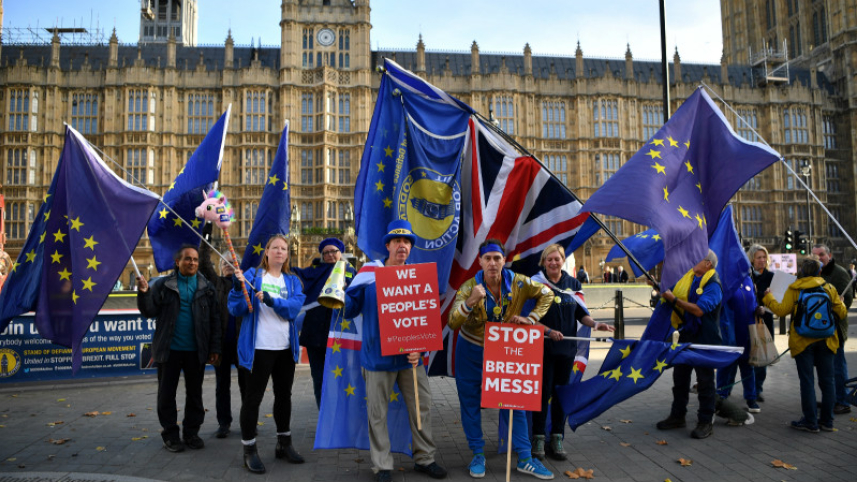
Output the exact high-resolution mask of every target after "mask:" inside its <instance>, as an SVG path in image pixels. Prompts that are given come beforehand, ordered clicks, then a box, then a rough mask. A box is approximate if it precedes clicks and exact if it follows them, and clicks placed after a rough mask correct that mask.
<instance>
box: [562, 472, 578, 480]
mask: <svg viewBox="0 0 857 482" xmlns="http://www.w3.org/2000/svg"><path fill="white" fill-rule="evenodd" d="M565 476H566V477H568V478H569V479H579V478H580V476H579V475H577V474H575V473H574V472H572V471H570V470H566V471H565Z"/></svg>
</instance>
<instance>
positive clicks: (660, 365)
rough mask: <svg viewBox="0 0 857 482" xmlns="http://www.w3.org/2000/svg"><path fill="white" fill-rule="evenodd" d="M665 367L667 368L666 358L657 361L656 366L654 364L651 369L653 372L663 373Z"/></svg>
mask: <svg viewBox="0 0 857 482" xmlns="http://www.w3.org/2000/svg"><path fill="white" fill-rule="evenodd" d="M666 367H667V362H666V358H664V359H663V360H658V361H657V364H655V368H653V370H657V371H658V373H663V372H664V368H666Z"/></svg>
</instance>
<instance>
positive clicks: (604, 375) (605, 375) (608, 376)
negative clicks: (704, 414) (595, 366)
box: [599, 370, 613, 378]
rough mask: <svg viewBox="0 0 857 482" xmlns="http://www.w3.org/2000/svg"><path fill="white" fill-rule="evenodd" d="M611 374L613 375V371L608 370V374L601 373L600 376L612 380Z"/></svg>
mask: <svg viewBox="0 0 857 482" xmlns="http://www.w3.org/2000/svg"><path fill="white" fill-rule="evenodd" d="M611 373H613V370H607V371H606V372H601V373H599V375H601V376H602V377H604V378H610V374H611Z"/></svg>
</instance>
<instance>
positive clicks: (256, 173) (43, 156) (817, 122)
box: [0, 0, 857, 284]
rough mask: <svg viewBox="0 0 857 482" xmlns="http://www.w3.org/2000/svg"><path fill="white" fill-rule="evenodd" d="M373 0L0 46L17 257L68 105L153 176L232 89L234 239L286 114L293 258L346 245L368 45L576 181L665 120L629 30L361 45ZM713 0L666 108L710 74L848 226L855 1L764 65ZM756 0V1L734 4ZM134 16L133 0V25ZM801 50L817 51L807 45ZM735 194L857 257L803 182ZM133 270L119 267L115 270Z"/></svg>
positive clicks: (767, 237) (226, 180) (596, 244)
mask: <svg viewBox="0 0 857 482" xmlns="http://www.w3.org/2000/svg"><path fill="white" fill-rule="evenodd" d="M168 1H169V2H170V3H169V6H170V8H175V7H173V5H179V6H181V3H182V2H181V0H151V2H149V1H147V2H146V3H151V4H152V6H153V7H157V5H155V4H159V3H167V2H168ZM188 1H190V0H188ZM190 3H194V4H195V2H190ZM369 3H370V2H369V1H368V0H356V1H353V2H352V1H347V0H282V4H281V19H280V27H281V39H280V45H279V46H276V47H264V46H250V47H241V46H235V45H234V42H233V39H232V37H231V35H229V34H227V35H226V39H225V42H224V44H223V45H222V46H189V45H186V44H183V43H178V42H176V40H175V38H176V37H175V35H171V34H170V32H169V31H167V32H166V34H167V39H166V41H157V40H158V39H155V38H149V37H144V34H146V35H154V36H157V30H155V31H154V33H153V32H152V31H150V30H149V29H144V28H142V27H141V33H140V35H141V39H140V42H139V43H138V44H137V45H120V44H119V42H118V39H117V38H116V35H115V33H114V35H113V36H112V37H111V38H110V40H109V43H108V44H106V45H79V44H74V45H64V44H63V42H62V39H61V38H60V36H59V35H56V34H55V35H54V38H53V41H52V42H51V43H50V44H26V45H14V44H3V45H0V105H2V109H0V166H2V180H0V182H2V184H3V193H4V195H5V196H6V204H7V215H6V217H7V219H6V223H7V231H8V233H7V236H8V244H7V249H8V250H9V251H10V252H11V254H12V255H13V256H16V255H17V254H18V251H19V250H20V248H21V247H22V246H23V243H24V240H25V238H26V236H27V233H28V230H29V228H30V224H31V223H32V221H33V218H34V215H35V213H36V212H37V211H38V208H39V205H40V203H41V202H42V198H43V196H44V194H45V191H46V189H47V187H48V185H49V183H50V180H51V176H52V174H53V172H54V169H55V166H56V163H57V160H58V158H59V155H60V150H61V147H62V142H63V123H68V124H70V125H72V126H73V127H75V128H76V129H78V130H79V131H81V132H82V133H83V134H84V135H85V136H86V137H87V138H88V139H89V140H90V142H92V144H94V145H95V146H97V147H99V148H100V149H101V150H103V152H104V154H105V158H109V159H112V160H113V161H115V162H116V163H118V165H121V166H122V167H124V169H126V170H127V174H126V173H124V172H122V170H121V169H119V168H118V167H117V168H116V171H117V172H120V173H121V174H120V175H123V176H126V177H128V178H129V179H130V178H131V177H130V176H133V177H134V178H136V179H138V180H140V181H142V183H143V184H145V186H146V187H147V188H149V189H151V190H153V191H154V192H156V193H163V192H164V191H166V189H167V187H168V186H169V185H170V183H171V182H172V180H173V179H174V178H175V176H176V174H177V173H178V171H179V170H180V169H181V168H182V166H183V165H184V163H185V162H186V161H187V159H188V158H189V157H190V155H191V153H192V152H193V149H194V148H195V147H196V146H197V145H198V144H199V142H200V141H201V140H202V138H203V135H204V134H205V132H206V130H207V129H208V128H209V127H210V126H211V125H212V123H213V122H214V121H215V120H216V119H217V117H218V116H219V115H220V114H221V113H222V112H224V111H225V110H226V107H227V106H228V105H229V104H231V105H232V116H231V119H230V124H229V130H228V135H227V143H226V148H225V151H224V162H223V169H222V173H221V180H220V183H221V187H222V188H223V189H224V190H225V191H226V192H227V193H228V194H229V197H230V200H231V202H232V203H233V204H234V206H235V208H236V221H237V223H236V225H235V228H233V237H234V242H235V244H236V246H243V245H244V244H245V243H246V237H247V235H248V234H249V231H250V226H251V223H252V219H253V216H254V213H255V210H256V208H257V203H258V200H259V198H260V196H261V193H262V189H263V187H264V184H265V182H266V175H267V171H268V168H269V167H270V165H271V163H272V161H273V156H274V152H275V150H276V147H277V143H278V140H279V136H280V132H281V130H282V128H283V126H284V123H285V122H286V121H289V123H290V130H291V133H290V137H289V158H290V162H291V164H290V169H291V173H290V176H291V189H292V202H293V205H294V206H295V209H294V212H293V226H295V225H296V224H298V225H299V229H294V231H299V232H300V235H297V236H293V238H292V243H293V245H292V249H293V256H294V258H295V262H296V264H300V265H305V264H307V263H308V262H309V260H310V259H311V258H312V257H313V255H314V254H315V253H316V251H315V249H316V246H317V243H318V242H319V241H320V240H321V239H322V237H324V236H326V235H329V234H341V235H343V236H344V237H345V238H346V242H347V243H348V245H349V249H350V250H352V251H354V250H356V246H354V245H355V240H354V236H353V226H352V225H351V219H352V217H351V212H352V203H353V198H354V192H353V191H354V183H355V181H356V178H357V173H358V171H359V167H360V166H359V160H360V157H361V154H362V150H363V144H364V142H365V140H366V135H367V131H368V128H369V122H370V119H371V115H372V111H373V103H374V99H375V95H376V92H377V88H378V85H379V82H380V77H379V74H378V73H377V72H376V71H375V67H376V66H377V65H379V64H380V63H381V61H382V58H383V57H389V58H392V59H394V60H395V61H397V62H398V63H400V64H402V65H403V66H404V67H406V68H408V69H411V70H413V71H414V72H416V73H417V74H418V75H420V76H422V77H424V78H425V79H427V80H428V81H429V82H431V83H433V84H435V85H437V86H438V87H440V88H442V89H445V90H447V91H448V92H450V93H452V94H453V95H455V96H457V97H459V98H460V99H462V100H463V101H465V102H467V103H469V104H470V105H471V106H473V107H474V108H475V109H477V110H478V111H480V112H482V113H485V114H487V113H488V112H489V110H490V111H491V112H493V115H494V117H495V118H496V119H497V121H498V122H499V125H500V127H501V128H502V129H504V130H505V131H506V132H507V133H508V134H510V135H512V136H513V137H514V138H515V139H516V140H517V141H518V142H519V143H520V144H522V145H523V146H526V147H527V148H528V149H529V150H530V151H531V152H532V153H534V154H535V155H536V156H537V157H539V158H540V159H541V160H542V161H543V162H544V163H545V164H546V165H547V166H548V167H549V168H550V169H551V170H552V171H553V172H554V173H555V174H556V175H557V176H558V177H559V178H560V179H561V180H562V181H563V182H564V183H566V184H567V185H568V187H569V188H571V189H572V190H574V191H575V193H576V194H577V195H578V196H579V197H580V198H581V199H584V200H585V199H586V198H588V197H589V196H590V195H591V194H592V193H593V192H594V191H595V190H596V189H597V188H598V187H599V186H600V185H601V184H602V183H603V182H604V181H606V180H607V179H609V177H610V176H611V175H612V174H613V173H614V172H616V170H617V169H618V168H619V167H620V166H621V165H622V164H623V162H625V161H627V160H628V159H629V158H630V157H631V156H632V155H633V154H634V153H635V152H636V151H637V150H638V149H639V148H640V147H641V146H642V145H643V144H644V143H645V142H647V140H648V139H649V138H651V137H652V135H653V134H654V133H655V132H656V131H657V129H658V128H659V127H660V126H661V125H662V123H663V107H662V85H663V82H664V81H665V80H664V79H663V78H662V76H661V74H660V64H659V63H657V62H641V61H635V60H634V58H633V55H632V53H631V49H630V47H629V48H628V51H627V52H625V57H624V59H618V60H616V59H598V58H590V57H585V56H584V54H583V51H582V49H581V46H580V45H577V48H576V51H575V50H574V46H569V52H570V55H568V56H539V55H533V54H532V52H531V49H530V47H529V45H523V49H522V52H521V53H520V54H494V53H487V52H486V53H482V52H480V49H479V46H478V45H477V43H476V42H475V41H474V42H473V44H472V45H471V46H470V52H469V53H467V52H466V51H464V52H432V51H427V50H426V45H425V43H424V42H423V39H422V38H421V37H419V41H418V43H417V44H416V48H415V49H405V50H396V51H373V50H372V49H371V48H370V29H371V18H370V6H369ZM722 3H723V20H724V22H723V25H724V27H723V28H724V38H725V39H726V42H725V44H726V48H725V50H724V52H725V53H724V58H723V60H722V62H721V63H720V64H714V65H699V64H689V63H682V62H681V59H680V57H679V54H678V52H676V53H675V55H674V57H673V62H672V63H671V64H670V66H669V81H668V82H669V83H670V88H671V96H672V97H671V98H672V105H671V110H672V111H674V110H675V109H676V108H677V107H678V106H679V105H681V102H682V100H683V99H685V98H687V96H689V95H690V94H691V93H692V92H693V90H694V89H695V88H696V87H697V86H699V85H700V83H705V84H707V85H708V86H709V87H710V88H711V89H712V90H713V91H714V92H716V93H717V94H718V95H719V96H721V97H722V98H723V99H724V100H725V101H726V102H728V103H729V104H730V105H731V106H732V107H733V108H734V109H735V111H736V112H737V114H740V115H741V116H743V117H744V118H746V119H747V121H748V122H749V125H747V124H741V123H739V122H736V116H737V114H736V112H732V111H729V110H727V109H726V108H725V107H724V106H722V105H721V108H722V109H723V110H724V112H725V113H726V116H727V118H729V120H730V121H732V122H733V125H735V128H736V131H737V132H738V133H739V134H740V135H742V136H744V137H746V138H750V139H752V138H755V134H754V133H753V130H755V131H756V132H758V134H759V135H760V136H762V137H763V138H764V139H766V140H767V141H768V142H769V143H770V144H771V145H772V146H773V147H774V148H775V149H777V150H778V151H779V152H781V153H782V154H783V156H784V157H785V159H786V162H788V163H789V164H790V165H791V166H792V167H793V168H794V169H795V170H797V171H798V172H800V168H801V167H802V166H803V167H808V166H811V171H809V172H810V176H809V177H808V179H809V182H810V183H811V185H812V188H813V190H814V191H815V192H816V194H817V195H818V196H819V198H820V199H821V200H822V202H824V203H825V204H826V205H827V206H828V207H829V208H830V211H831V212H832V213H833V214H834V215H835V216H836V217H837V218H838V219H839V220H840V221H841V222H842V223H843V225H844V227H845V229H846V231H847V232H850V233H853V232H855V196H854V195H855V188H854V183H853V179H854V166H855V164H857V151H855V146H854V129H855V125H857V109H855V103H857V81H855V79H857V78H855V77H854V70H855V69H857V47H855V42H854V38H855V36H856V35H857V20H855V17H856V16H857V14H855V12H854V8H855V7H854V5H853V2H850V3H849V2H847V1H845V0H831V1H825V2H810V1H809V0H804V1H803V2H800V4H801V8H802V9H803V10H805V11H806V14H807V15H811V14H812V12H813V11H815V10H813V9H815V8H816V7H815V6H816V4H817V3H818V4H824V6H825V7H826V8H827V10H826V12H825V14H826V15H827V16H828V17H832V18H837V19H839V20H837V21H836V22H833V23H831V22H827V24H826V25H827V26H828V27H825V28H826V30H825V32H824V36H823V38H824V39H825V42H824V43H823V44H821V43H816V44H815V45H818V46H817V47H811V45H809V44H810V43H811V41H809V40H808V39H809V37H810V35H809V34H808V33H807V32H808V31H809V30H808V29H810V28H811V27H810V26H809V25H808V22H803V23H802V24H801V29H802V30H801V31H802V32H803V33H802V35H803V37H801V38H802V39H804V40H803V44H802V45H803V46H802V47H801V50H800V52H802V54H801V55H803V57H801V58H800V60H801V61H802V62H801V63H799V64H798V65H797V66H795V65H789V66H788V69H787V72H786V73H785V74H783V73H782V72H781V71H777V70H776V69H777V68H778V67H782V59H781V57H777V56H776V55H774V54H776V53H777V52H776V51H775V49H768V50H766V53H770V55H768V56H766V57H765V58H764V60H763V62H756V63H755V64H754V59H752V58H751V57H750V54H748V55H745V50H747V49H746V47H747V46H745V45H744V44H748V43H751V42H758V39H762V38H767V37H766V35H768V34H769V32H767V31H760V30H758V29H759V28H760V27H759V25H758V22H759V15H763V10H760V9H759V8H758V7H759V5H762V4H763V2H762V1H742V0H735V1H726V0H724V1H723V2H722ZM772 3H774V2H772ZM775 3H776V4H777V5H778V6H779V7H782V3H783V2H782V1H777V2H775ZM787 3H788V2H787ZM795 3H797V2H795ZM846 4H847V5H848V6H847V7H846ZM751 7H752V9H753V10H752V11H753V15H750V14H749V13H747V9H750V8H751ZM780 10H782V8H780ZM811 10H812V11H811ZM155 12H157V10H155ZM759 12H762V13H759ZM781 13H782V12H780V13H778V15H779V14H781ZM147 15H148V14H147V12H143V13H142V14H141V25H142V22H144V20H145V18H146V16H147ZM754 15H755V16H754ZM762 18H763V17H762ZM777 18H778V20H777V22H778V23H777V24H776V26H775V27H774V31H775V32H776V33H774V34H773V35H774V36H775V37H776V40H777V41H779V40H780V39H784V38H786V35H787V34H785V33H784V32H785V29H786V24H787V20H785V18H784V17H783V19H780V17H777ZM789 21H790V20H789ZM194 28H195V27H194ZM203 28H204V27H203ZM224 34H226V32H224ZM414 36H415V39H416V38H417V32H415V33H414ZM161 40H163V39H161ZM524 40H525V39H522V43H523V41H524ZM771 43H773V44H776V42H771ZM816 51H818V52H820V54H819V55H820V56H819V57H818V58H816V57H811V56H809V53H812V52H816ZM795 56H796V55H793V56H792V57H795ZM769 63H770V65H769ZM751 128H752V129H751ZM108 162H109V161H108ZM805 170H806V169H805ZM628 195H629V196H633V195H634V194H633V193H632V192H630V193H628ZM734 205H735V208H736V209H735V211H736V216H737V219H736V221H737V222H738V226H739V228H740V230H741V232H742V235H743V238H744V240H745V242H758V243H761V244H763V245H765V246H767V247H768V248H769V249H771V251H773V252H780V251H782V249H781V243H782V233H783V232H784V231H785V230H786V229H787V228H789V227H791V228H793V229H799V230H801V231H803V232H810V225H811V226H812V229H811V232H812V234H813V238H814V240H815V241H821V242H827V243H829V244H831V245H832V246H834V252H835V254H836V256H837V257H838V258H840V259H842V258H848V259H850V258H851V257H854V256H855V252H854V250H852V249H850V248H848V247H847V243H846V240H845V238H844V237H843V235H842V232H841V231H840V230H839V229H838V228H836V227H835V226H834V225H833V224H832V223H830V222H828V220H827V217H826V216H825V215H824V214H823V213H822V211H821V210H820V209H819V208H818V207H817V206H812V207H811V208H810V209H809V210H808V209H807V206H808V204H807V201H806V194H805V191H803V190H801V189H800V187H799V185H798V184H797V182H796V180H795V179H794V178H793V177H792V176H791V175H790V174H789V173H788V172H787V170H786V169H785V168H784V167H783V166H782V165H775V166H773V167H772V168H770V169H767V170H766V171H764V172H763V173H761V174H759V175H758V176H756V178H755V179H753V180H751V181H750V182H749V183H748V184H747V185H746V186H745V187H744V188H743V189H742V190H741V191H740V192H739V193H738V195H737V196H736V197H735V199H734ZM606 222H607V224H608V225H609V227H610V228H611V229H612V230H613V231H614V232H615V233H616V234H617V235H620V236H628V235H631V234H633V233H635V232H638V231H640V230H642V229H643V228H641V227H639V226H636V225H633V224H631V223H628V222H624V221H621V220H619V219H612V218H607V219H606ZM611 246H612V242H610V241H609V240H608V239H607V238H606V237H603V236H602V237H595V238H593V239H592V240H590V241H589V242H587V244H586V245H585V246H584V247H582V248H581V249H580V250H578V252H577V253H575V255H576V259H577V262H578V264H583V265H584V266H586V268H587V270H588V271H589V272H590V274H591V276H592V277H593V278H598V277H600V274H601V267H600V266H599V265H601V260H603V258H604V256H605V254H606V252H607V251H608V250H609V248H610V247H611ZM134 256H135V259H136V260H137V263H138V264H140V265H142V266H146V265H149V264H151V261H150V260H151V248H150V246H149V243H148V240H147V239H146V238H145V237H144V238H143V239H142V240H141V241H140V244H139V246H138V248H137V250H136V252H135V255H134ZM129 274H130V267H129V268H128V270H127V271H126V275H125V277H123V282H125V283H126V284H127V280H128V279H129V277H128V276H129Z"/></svg>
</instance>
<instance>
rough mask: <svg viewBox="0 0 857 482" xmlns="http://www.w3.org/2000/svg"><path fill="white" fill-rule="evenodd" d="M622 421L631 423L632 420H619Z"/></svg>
mask: <svg viewBox="0 0 857 482" xmlns="http://www.w3.org/2000/svg"><path fill="white" fill-rule="evenodd" d="M619 421H620V422H622V423H631V420H619Z"/></svg>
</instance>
